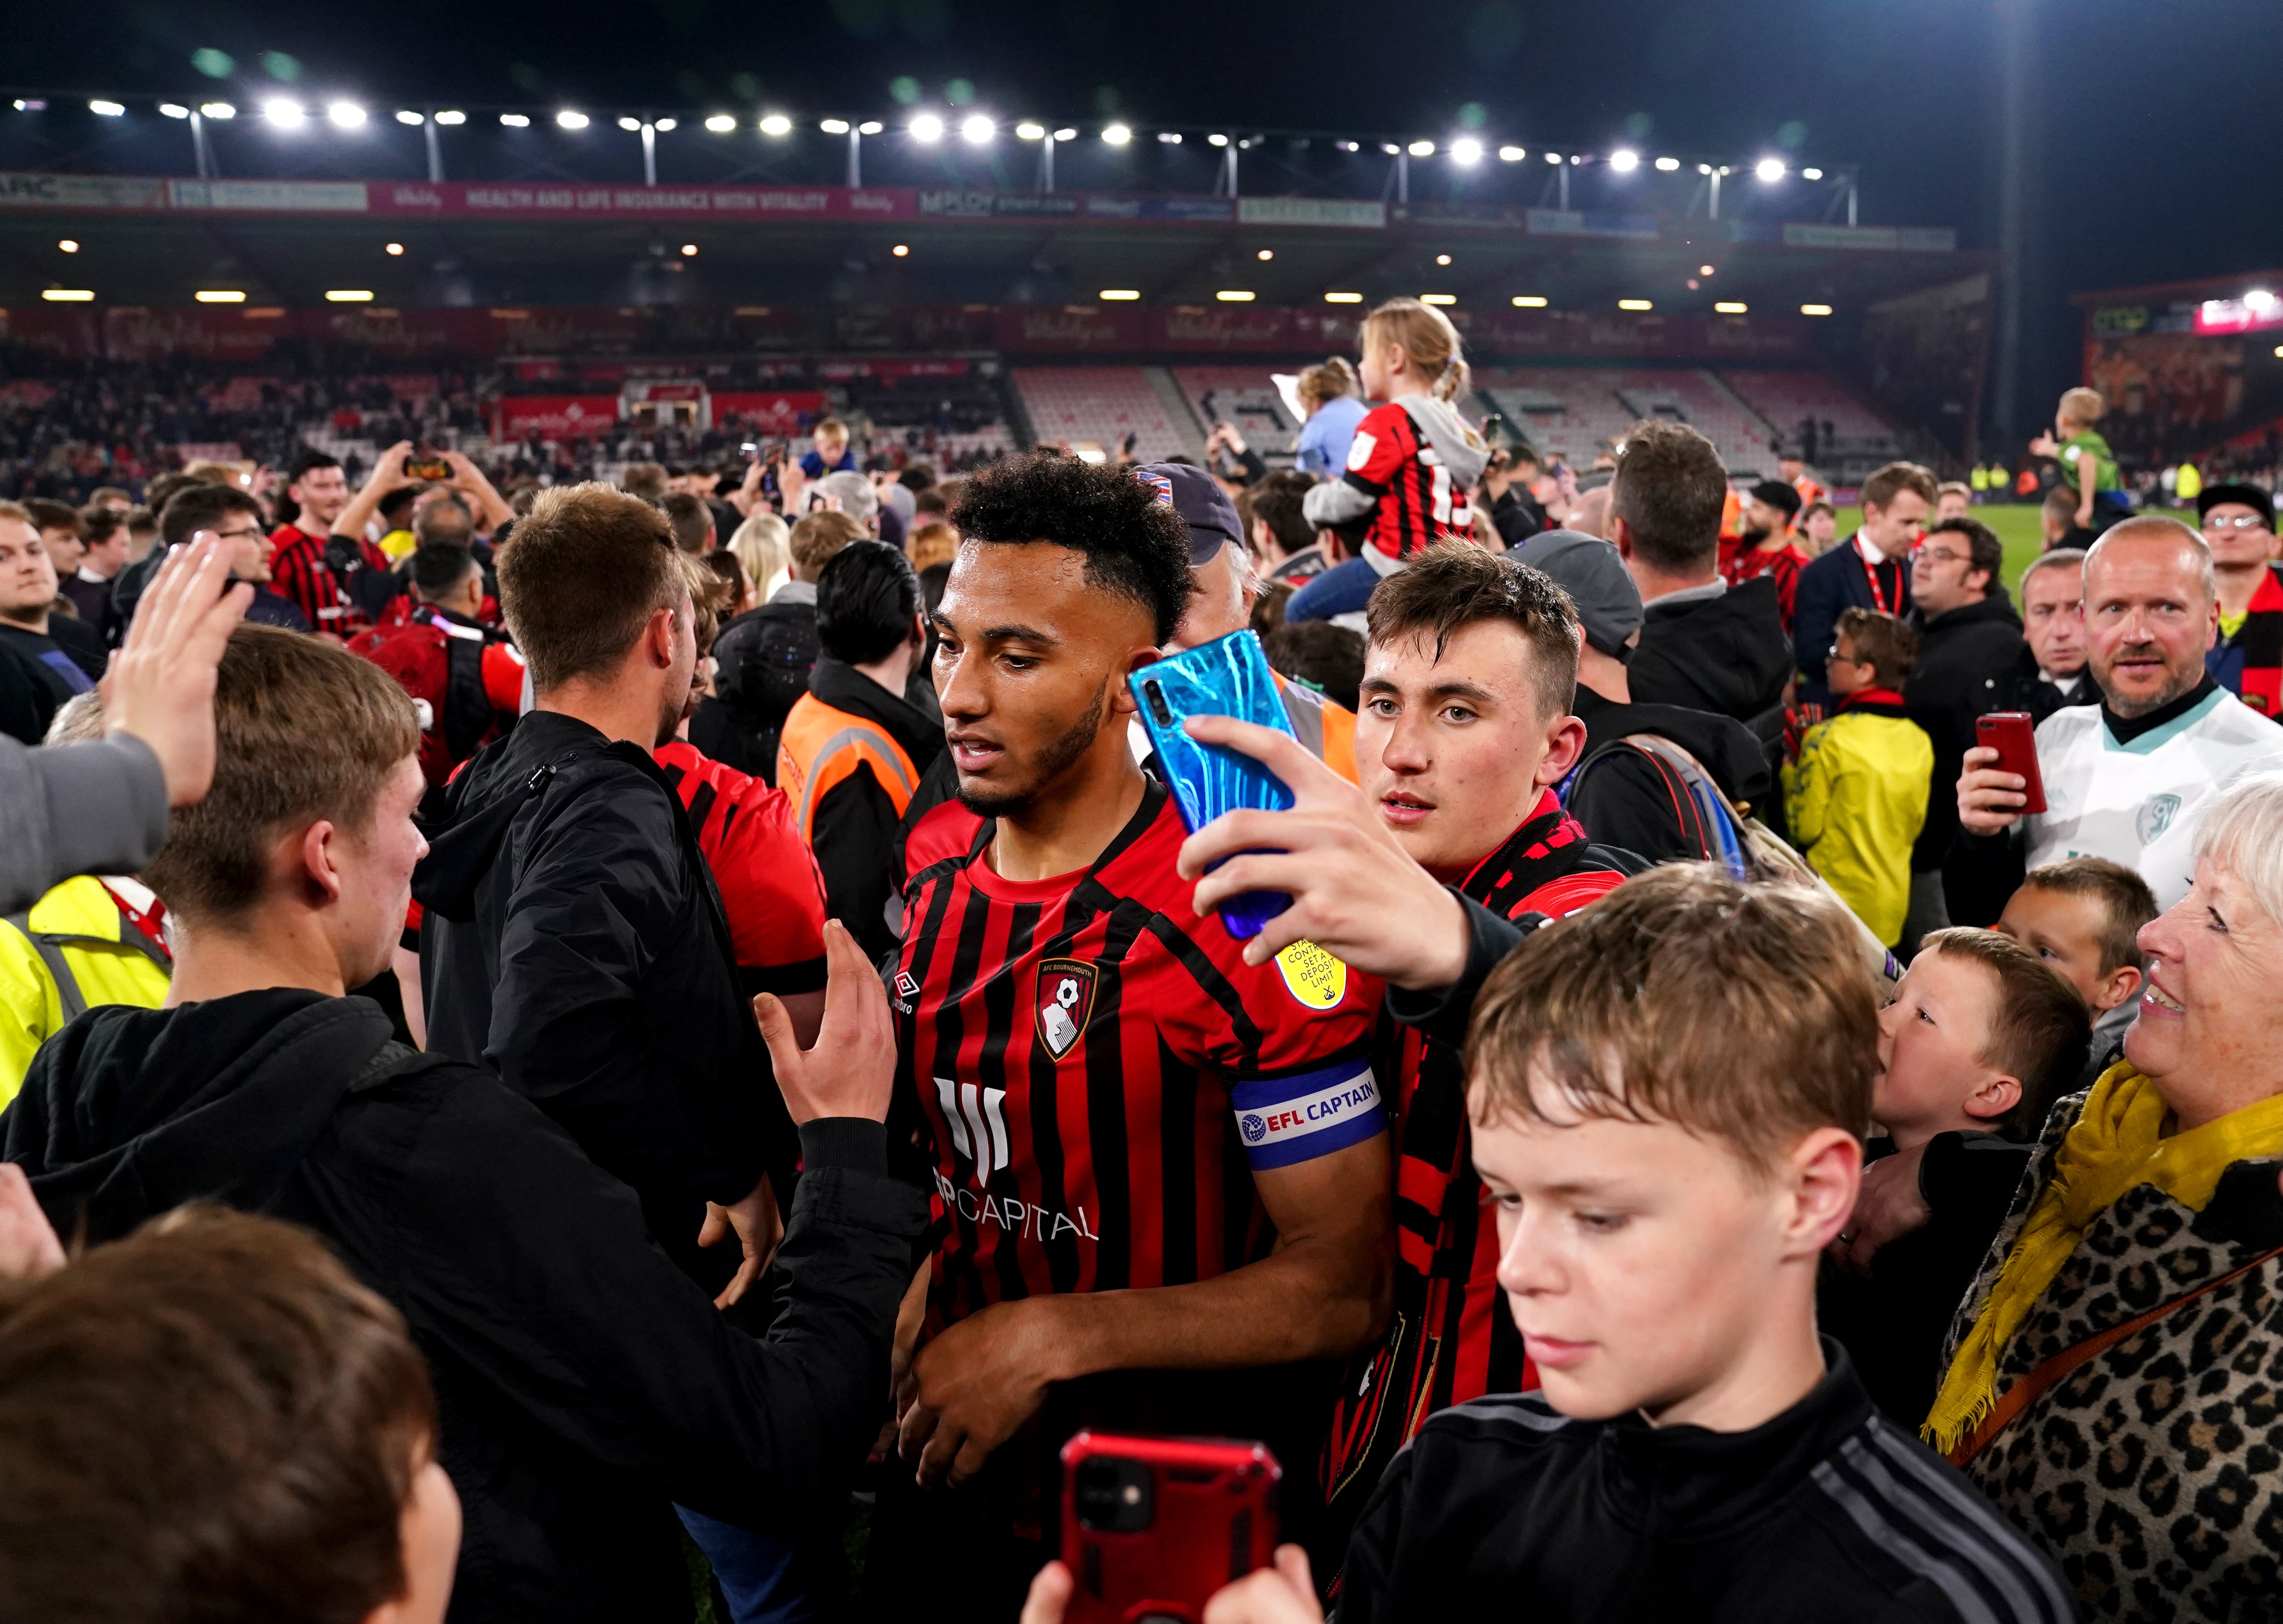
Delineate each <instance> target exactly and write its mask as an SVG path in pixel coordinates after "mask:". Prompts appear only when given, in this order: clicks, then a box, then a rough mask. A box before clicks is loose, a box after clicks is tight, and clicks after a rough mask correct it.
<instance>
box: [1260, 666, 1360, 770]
mask: <svg viewBox="0 0 2283 1624" xmlns="http://www.w3.org/2000/svg"><path fill="white" fill-rule="evenodd" d="M1276 696H1277V698H1279V699H1282V700H1283V701H1284V716H1285V720H1287V721H1288V722H1290V723H1291V724H1292V731H1293V733H1294V735H1295V736H1297V738H1298V739H1299V741H1300V742H1301V743H1302V744H1303V745H1305V746H1307V747H1308V753H1309V754H1310V755H1313V756H1314V757H1315V758H1316V759H1317V760H1318V761H1321V762H1323V764H1324V765H1325V766H1327V767H1329V768H1330V769H1332V770H1333V771H1334V772H1336V773H1337V774H1339V775H1340V777H1343V778H1345V779H1346V780H1347V781H1348V782H1349V783H1350V784H1353V783H1354V782H1355V781H1356V759H1355V724H1356V719H1355V713H1354V712H1353V711H1352V710H1350V709H1349V708H1348V707H1346V706H1344V705H1342V704H1339V703H1337V702H1336V701H1335V700H1331V699H1326V698H1324V696H1323V695H1322V694H1321V693H1318V692H1317V691H1315V690H1314V689H1313V688H1310V687H1308V686H1307V685H1306V684H1305V683H1294V682H1288V681H1287V680H1285V678H1284V677H1283V676H1282V675H1279V676H1278V677H1277V678H1276Z"/></svg>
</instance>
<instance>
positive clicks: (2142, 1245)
mask: <svg viewBox="0 0 2283 1624" xmlns="http://www.w3.org/2000/svg"><path fill="white" fill-rule="evenodd" d="M2084 1101H2085V1096H2084V1095H2083V1094H2078V1095H2075V1096H2072V1097H2069V1098H2068V1099H2065V1100H2063V1101H2061V1103H2060V1105H2057V1106H2055V1107H2054V1109H2053V1113H2052V1115H2051V1116H2050V1117H2048V1118H2047V1120H2046V1123H2045V1133H2044V1135H2043V1136H2042V1137H2041V1139H2040V1141H2039V1144H2038V1152H2037V1154H2036V1155H2035V1157H2033V1158H2032V1159H2031V1161H2030V1167H2029V1170H2028V1172H2027V1174H2026V1175H2024V1177H2023V1179H2022V1188H2021V1190H2020V1191H2017V1192H2016V1193H2015V1196H2014V1206H2013V1208H2012V1210H2011V1211H2010V1212H2009V1213H2008V1214H2006V1222H2004V1223H2003V1224H2002V1225H2001V1226H1999V1230H1998V1234H1997V1236H1996V1238H1994V1239H1993V1240H1992V1241H1991V1248H1990V1251H1989V1253H1988V1254H1987V1256H1985V1257H1984V1259H1983V1265H1982V1269H1981V1272H1980V1273H1979V1274H1978V1275H1977V1276H1976V1277H1975V1282H1974V1284H1973V1287H1972V1288H1971V1289H1970V1290H1969V1291H1968V1292H1967V1297H1966V1300H1965V1302H1964V1303H1963V1304H1962V1305H1961V1306H1960V1309H1959V1313H1958V1316H1957V1317H1956V1318H1955V1319H1954V1320H1953V1321H1952V1324H1951V1329H1950V1336H1949V1339H1948V1341H1947V1343H1946V1345H1945V1346H1944V1350H1943V1354H1944V1362H1945V1365H1946V1364H1947V1362H1948V1361H1949V1360H1950V1359H1951V1358H1952V1357H1953V1356H1954V1355H1956V1353H1957V1350H1958V1345H1959V1343H1960V1340H1961V1339H1963V1338H1964V1337H1965V1335H1966V1333H1967V1331H1969V1330H1970V1329H1971V1328H1972V1326H1973V1324H1974V1322H1975V1319H1976V1318H1977V1317H1979V1316H1980V1315H1981V1312H1982V1309H1983V1305H1984V1303H1986V1302H1987V1301H1988V1300H1989V1295H1990V1289H1991V1284H1992V1283H1993V1282H1994V1281H1995V1280H1996V1278H1997V1276H1998V1270H1999V1265H2000V1264H2002V1263H2003V1262H2004V1261H2005V1260H2006V1254H2007V1253H2010V1252H2011V1251H2012V1250H2013V1247H2014V1238H2015V1237H2016V1236H2017V1235H2018V1234H2019V1233H2020V1232H2021V1228H2022V1222H2023V1221H2024V1220H2026V1219H2027V1218H2028V1216H2029V1214H2030V1207H2031V1206H2032V1205H2033V1204H2034V1203H2035V1201H2036V1199H2037V1197H2038V1194H2039V1193H2040V1192H2041V1191H2043V1190H2044V1189H2045V1182H2046V1181H2047V1180H2048V1179H2049V1178H2051V1177H2052V1176H2053V1158H2054V1156H2055V1154H2056V1152H2058V1151H2059V1149H2060V1146H2061V1138H2062V1136H2064V1135H2065V1134H2067V1133H2068V1131H2069V1128H2071V1127H2073V1126H2074V1125H2075V1124H2076V1122H2077V1117H2078V1114H2079V1113H2081V1112H2082V1111H2083V1110H2084ZM2279 1169H2283V1162H2277V1161H2246V1162H2239V1163H2237V1164H2235V1165H2234V1166H2233V1167H2230V1168H2228V1169H2227V1171H2226V1172H2225V1174H2224V1175H2222V1177H2221V1180H2220V1184H2219V1188H2218V1190H2217V1191H2216V1192H2215V1194H2214V1195H2213V1197H2212V1199H2211V1202H2210V1204H2209V1206H2207V1207H2206V1208H2205V1209H2204V1211H2203V1212H2202V1213H2201V1214H2197V1213H2192V1212H2190V1211H2189V1210H2188V1209H2187V1208H2186V1207H2185V1206H2180V1205H2179V1204H2178V1202H2176V1201H2174V1200H2173V1199H2172V1198H2170V1197H2169V1196H2167V1195H2165V1194H2163V1193H2162V1191H2158V1190H2157V1189H2155V1188H2154V1186H2153V1185H2147V1184H2143V1185H2140V1186H2139V1187H2138V1188H2136V1189H2133V1190H2131V1191H2126V1192H2125V1194H2124V1195H2123V1197H2121V1198H2119V1199H2118V1200H2117V1201H2116V1203H2115V1205H2114V1206H2111V1207H2110V1208H2109V1209H2108V1211H2107V1212H2106V1213H2104V1214H2101V1215H2100V1217H2099V1218H2097V1219H2095V1220H2094V1221H2093V1223H2092V1228H2091V1229H2089V1230H2086V1232H2085V1236H2084V1240H2083V1241H2081V1242H2080V1243H2079V1244H2078V1245H2077V1251H2076V1252H2075V1253H2072V1254H2071V1255H2070V1257H2069V1261H2067V1262H2066V1263H2064V1264H2063V1265H2062V1266H2061V1272H2060V1273H2059V1274H2057V1275H2055V1276H2054V1277H2053V1282H2052V1284H2049V1285H2047V1286H2046V1288H2045V1292H2044V1294H2043V1295H2042V1296H2040V1297H2039V1298H2038V1301H2037V1303H2036V1305H2035V1306H2034V1307H2033V1308H2031V1309H2030V1315H2029V1317H2028V1318H2026V1319H2025V1320H2024V1321H2023V1322H2022V1327H2021V1329H2020V1330H2019V1331H2016V1332H2015V1333H2014V1339H2013V1340H2012V1341H2011V1342H2010V1343H2008V1344H2007V1346H2006V1351H2005V1353H2004V1355H2002V1356H2001V1357H2000V1359H1999V1391H2000V1392H2003V1391H2004V1390H2005V1389H2006V1387H2007V1386H2010V1385H2011V1384H2012V1383H2013V1382H2014V1381H2015V1380H2017V1379H2019V1378H2021V1377H2022V1376H2024V1375H2026V1374H2027V1373H2028V1372H2030V1370H2034V1369H2036V1368H2037V1367H2038V1365H2040V1364H2042V1363H2043V1362H2045V1361H2046V1360H2047V1359H2049V1358H2052V1357H2053V1355H2056V1354H2058V1353H2060V1352H2061V1351H2062V1350H2063V1349H2064V1348H2067V1347H2072V1346H2074V1345H2075V1344H2077V1343H2078V1342H2082V1341H2084V1339H2087V1338H2089V1337H2092V1336H2096V1335H2098V1334H2099V1333H2100V1332H2101V1331H2105V1330H2107V1329H2108V1327H2109V1326H2111V1325H2115V1324H2121V1323H2123V1322H2124V1321H2126V1320H2129V1319H2131V1318H2132V1317H2133V1316H2136V1315H2139V1314H2142V1313H2145V1312H2146V1311H2147V1310H2148V1309H2150V1308H2154V1307H2156V1306H2157V1305H2159V1304H2160V1303H2164V1302H2169V1301H2170V1300H2173V1299H2175V1298H2178V1297H2180V1296H2182V1295H2185V1294H2186V1292H2191V1291H2193V1290H2194V1289H2195V1288H2196V1287H2197V1286H2198V1285H2201V1284H2203V1283H2204V1282H2205V1281H2207V1280H2212V1279H2216V1278H2217V1277H2220V1276H2222V1275H2225V1274H2227V1273H2228V1272H2229V1271H2231V1270H2232V1269H2237V1268H2240V1267H2241V1266H2242V1265H2243V1264H2245V1263H2248V1262H2249V1261H2251V1260H2252V1259H2253V1258H2255V1257H2257V1256H2258V1255H2259V1254H2260V1253H2264V1252H2267V1251H2270V1250H2271V1249H2273V1248H2274V1247H2276V1246H2279V1245H2283V1194H2279V1192H2278V1190H2277V1174H2278V1171H2279ZM1966 1472H1967V1476H1969V1477H1971V1478H1972V1479H1973V1480H1975V1482H1976V1483H1977V1484H1979V1485H1980V1486H1981V1487H1982V1489H1983V1492H1985V1493H1986V1494H1988V1495H1989V1496H1990V1497H1991V1500H1992V1501H1994V1502H1995V1503H1997V1505H1998V1507H1999V1510H2000V1511H2004V1512H2005V1513H2006V1515H2007V1516H2008V1517H2010V1518H2012V1519H2014V1522H2015V1523H2016V1524H2018V1525H2019V1526H2021V1528H2022V1531H2023V1532H2024V1533H2026V1534H2028V1535H2029V1536H2030V1538H2031V1539H2032V1540H2034V1541H2036V1542H2038V1544H2039V1545H2042V1546H2043V1547H2044V1548H2045V1550H2047V1551H2049V1552H2051V1553H2052V1554H2053V1558H2055V1560H2057V1561H2058V1562H2059V1563H2060V1564H2061V1571H2062V1573H2063V1574H2064V1575H2066V1576H2067V1578H2068V1580H2069V1583H2070V1584H2071V1585H2072V1586H2074V1587H2075V1589H2076V1590H2077V1597H2078V1599H2079V1600H2080V1601H2081V1602H2082V1603H2083V1604H2084V1609H2085V1612H2086V1615H2087V1616H2088V1617H2089V1618H2095V1619H2127V1620H2151V1621H2155V1620H2229V1621H2231V1624H2232V1621H2234V1620H2244V1621H2245V1624H2249V1621H2250V1620H2279V1619H2283V1566H2279V1565H2283V1258H2276V1259H2271V1260H2270V1261H2267V1262H2265V1263H2264V1264H2262V1265H2261V1266H2260V1267H2259V1268H2257V1269H2254V1270H2253V1271H2252V1272H2251V1273H2249V1274H2248V1275H2246V1276H2245V1277H2243V1278H2242V1279H2240V1280H2238V1281H2235V1282H2233V1283H2232V1284H2227V1285H2225V1286H2222V1287H2220V1288H2219V1289H2217V1291H2214V1292H2209V1293H2208V1294H2206V1295H2205V1296H2202V1297H2200V1298H2198V1299H2196V1300H2195V1301H2193V1302H2192V1303H2190V1304H2188V1305H2187V1306H2186V1307H2185V1308H2180V1309H2178V1310H2177V1311H2176V1312H2174V1313H2172V1314H2170V1315H2167V1316H2165V1317H2164V1318H2162V1319H2161V1320H2159V1321H2157V1322H2156V1323H2154V1324H2153V1325H2150V1326H2148V1327H2147V1328H2146V1329H2145V1330H2143V1331H2139V1332H2137V1333H2136V1334H2134V1335H2132V1336H2130V1337H2127V1338H2126V1339H2124V1340H2123V1341H2122V1342H2119V1343H2118V1344H2117V1345H2116V1346H2115V1347H2112V1348H2109V1349H2108V1351H2107V1352H2105V1353H2103V1354H2102V1355H2100V1357H2098V1358H2096V1359H2093V1360H2091V1361H2089V1362H2086V1363H2085V1364H2084V1365H2083V1366H2081V1367H2079V1368H2078V1369H2077V1370H2075V1371H2073V1372H2072V1373H2071V1374H2070V1375H2069V1378H2067V1379H2066V1380H2063V1381H2061V1382H2060V1383H2058V1384H2056V1385H2055V1386H2053V1388H2051V1389H2050V1390H2049V1391H2047V1392H2046V1393H2045V1394H2042V1395H2041V1396H2040V1397H2039V1398H2038V1400H2037V1401H2036V1402H2034V1403H2033V1404H2031V1405H2030V1407H2029V1409H2027V1410H2025V1411H2024V1412H2023V1413H2022V1416H2021V1417H2019V1418H2017V1419H2016V1420H2015V1421H2014V1425H2012V1426H2010V1427H2009V1428H2007V1429H2006V1432H2005V1433H2002V1434H2000V1436H1999V1439H1998V1441H1996V1442H1994V1443H1992V1444H1991V1445H1990V1446H1989V1447H1988V1448H1985V1449H1984V1450H1983V1452H1982V1453H1981V1454H1980V1455H1979V1456H1975V1459H1974V1460H1973V1461H1972V1462H1970V1463H1969V1464H1967V1468H1966Z"/></svg>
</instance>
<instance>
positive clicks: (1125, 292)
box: [1101, 287, 1141, 304]
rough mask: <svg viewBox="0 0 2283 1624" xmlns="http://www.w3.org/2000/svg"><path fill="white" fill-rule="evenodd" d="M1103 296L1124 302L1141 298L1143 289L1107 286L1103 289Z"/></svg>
mask: <svg viewBox="0 0 2283 1624" xmlns="http://www.w3.org/2000/svg"><path fill="white" fill-rule="evenodd" d="M1101 297H1102V298H1103V299H1106V300H1110V301H1116V302H1118V303H1120V304H1124V303H1126V302H1129V301H1133V300H1136V299H1139V298H1141V289H1140V288H1138V287H1106V288H1103V290H1102V293H1101Z"/></svg>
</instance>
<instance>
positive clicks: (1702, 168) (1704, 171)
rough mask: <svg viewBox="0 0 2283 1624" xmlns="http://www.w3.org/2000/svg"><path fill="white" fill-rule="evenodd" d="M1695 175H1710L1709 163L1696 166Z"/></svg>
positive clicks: (1710, 167)
mask: <svg viewBox="0 0 2283 1624" xmlns="http://www.w3.org/2000/svg"><path fill="white" fill-rule="evenodd" d="M1696 173H1697V174H1699V175H1710V174H1711V173H1712V166H1711V165H1710V164H1709V163H1701V164H1698V165H1697V166H1696Z"/></svg>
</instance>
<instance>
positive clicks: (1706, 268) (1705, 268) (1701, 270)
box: [1696, 265, 1712, 277]
mask: <svg viewBox="0 0 2283 1624" xmlns="http://www.w3.org/2000/svg"><path fill="white" fill-rule="evenodd" d="M1696 274H1697V275H1698V276H1700V277H1709V276H1710V275H1711V274H1712V267H1710V265H1699V266H1698V267H1697V268H1696Z"/></svg>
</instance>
